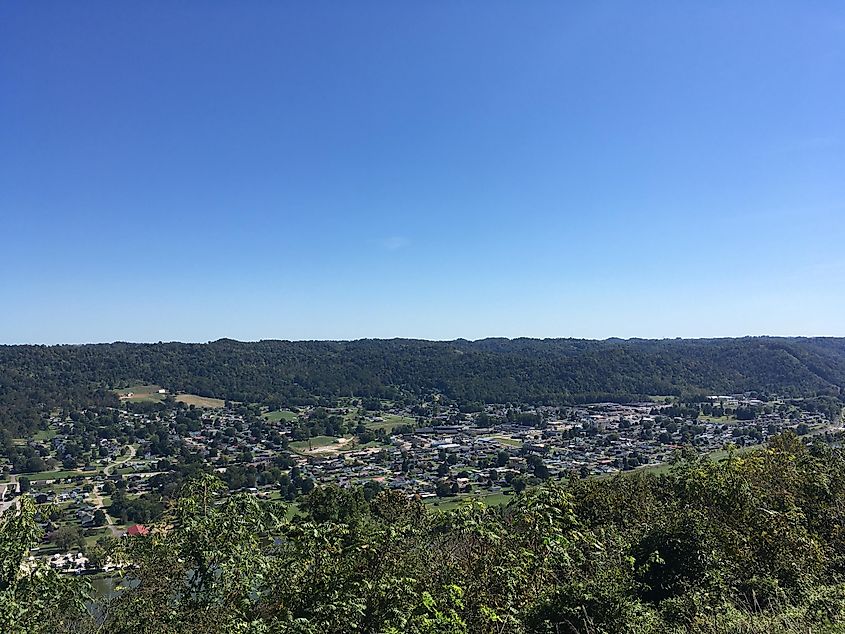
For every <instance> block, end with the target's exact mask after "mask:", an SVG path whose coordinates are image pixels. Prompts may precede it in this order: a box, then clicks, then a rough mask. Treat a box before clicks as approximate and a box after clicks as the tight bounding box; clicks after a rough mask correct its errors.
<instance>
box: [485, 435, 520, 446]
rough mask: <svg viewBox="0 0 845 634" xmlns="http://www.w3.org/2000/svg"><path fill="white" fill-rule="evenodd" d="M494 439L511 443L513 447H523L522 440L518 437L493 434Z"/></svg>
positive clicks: (505, 443)
mask: <svg viewBox="0 0 845 634" xmlns="http://www.w3.org/2000/svg"><path fill="white" fill-rule="evenodd" d="M491 438H492V439H493V440H498V441H499V442H500V443H502V444H503V445H510V446H511V447H522V441H521V440H517V439H516V438H508V437H506V436H491Z"/></svg>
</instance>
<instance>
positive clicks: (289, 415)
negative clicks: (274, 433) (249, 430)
mask: <svg viewBox="0 0 845 634" xmlns="http://www.w3.org/2000/svg"><path fill="white" fill-rule="evenodd" d="M298 416H299V415H298V414H297V413H296V412H291V411H289V410H286V409H282V410H277V411H275V412H267V413H266V414H264V419H265V420H268V421H270V422H271V423H278V422H279V421H282V420H283V421H287V422H290V421H292V420H296V418H297V417H298Z"/></svg>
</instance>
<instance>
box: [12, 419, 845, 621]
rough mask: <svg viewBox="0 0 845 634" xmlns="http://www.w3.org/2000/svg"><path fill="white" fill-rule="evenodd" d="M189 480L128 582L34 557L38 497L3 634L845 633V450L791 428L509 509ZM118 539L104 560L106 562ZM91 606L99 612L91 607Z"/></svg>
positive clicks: (551, 490) (128, 559) (140, 551)
mask: <svg viewBox="0 0 845 634" xmlns="http://www.w3.org/2000/svg"><path fill="white" fill-rule="evenodd" d="M224 488H225V487H224V485H223V484H222V483H221V482H219V481H216V480H215V479H214V478H213V477H212V476H210V475H208V474H203V475H199V476H198V477H197V478H194V479H192V480H191V481H190V482H189V484H187V485H186V486H185V487H184V488H183V490H182V492H181V495H179V496H178V497H177V498H175V500H174V501H172V502H170V503H169V506H168V510H167V511H166V513H165V515H164V516H163V517H162V518H161V520H160V521H159V522H158V523H156V524H155V525H154V526H153V527H152V533H151V535H150V536H148V537H136V538H125V539H121V540H117V541H115V542H114V543H113V544H112V545H111V546H110V547H107V548H106V550H107V551H108V557H110V558H111V559H112V560H113V561H115V562H118V563H121V564H123V565H124V566H125V568H124V570H125V576H124V579H123V583H122V586H123V590H122V591H120V592H118V593H116V594H115V595H114V596H109V597H101V598H99V599H97V600H96V601H95V602H94V605H93V606H92V605H90V604H89V605H88V606H87V607H88V608H89V609H90V612H89V609H86V605H85V603H84V602H83V601H82V600H81V597H83V596H85V595H84V592H85V588H84V583H82V582H79V581H77V580H75V579H72V578H67V577H65V578H61V577H59V576H58V575H56V574H55V573H52V572H50V571H48V570H45V569H44V568H42V567H36V568H34V569H33V568H32V567H30V566H21V563H22V562H23V561H24V560H25V559H26V556H27V552H28V547H29V546H30V545H31V544H33V543H35V542H36V541H37V540H38V538H39V532H38V530H37V526H36V525H35V522H34V515H35V507H34V506H33V505H32V504H31V502H30V501H28V500H26V501H24V503H23V507H22V511H21V512H20V513H16V514H9V515H7V516H5V517H4V519H3V523H2V524H0V622H2V623H4V632H11V633H17V632H32V633H35V632H79V633H82V632H93V631H98V632H104V633H114V634H123V633H127V634H128V633H130V632H131V633H132V634H135V633H137V632H161V633H170V632H172V633H176V632H188V631H197V632H207V633H217V632H219V633H221V634H222V633H224V632H225V633H228V632H249V633H255V634H258V633H263V632H274V633H279V634H293V633H296V634H311V633H313V634H317V633H320V634H347V633H350V632H357V633H361V634H365V633H372V634H376V633H385V634H399V633H400V632H401V633H407V634H433V633H442V634H462V633H463V634H469V633H473V634H494V633H496V634H498V633H501V632H508V633H513V634H558V633H570V634H576V633H589V634H594V633H608V634H609V633H622V632H625V633H631V634H633V633H637V634H658V633H664V632H666V633H677V634H680V633H681V632H684V633H692V634H694V633H701V634H717V633H728V632H737V633H739V632H742V633H750V632H760V633H763V632H767V633H768V632H771V633H775V634H777V633H786V632H790V633H794V634H798V633H799V632H802V633H804V632H808V631H812V632H816V633H819V632H822V633H824V632H831V633H832V632H840V631H842V627H843V624H845V578H843V574H845V530H843V526H845V456H843V452H842V451H841V450H839V449H831V448H830V447H829V446H827V445H824V444H822V443H818V444H814V445H812V446H809V447H808V446H806V445H805V444H803V443H802V442H801V441H800V440H799V439H798V438H797V437H796V436H795V435H794V434H788V435H785V436H782V437H777V438H775V439H774V440H773V441H772V442H771V443H770V445H769V446H768V447H767V448H765V449H761V450H757V451H755V452H751V453H748V454H744V455H742V456H739V455H731V456H729V457H728V458H727V459H726V460H723V461H722V462H720V463H714V462H711V461H709V460H707V459H706V458H699V457H696V456H694V455H683V456H680V457H679V460H678V461H677V462H676V464H675V465H674V466H673V467H672V469H671V471H670V472H669V473H666V474H660V475H658V474H653V473H636V474H630V475H620V476H617V477H614V478H610V479H605V480H599V479H587V480H581V479H579V478H577V477H573V478H572V479H571V480H569V481H564V482H561V483H547V484H544V485H542V486H540V487H538V488H534V489H527V490H526V491H525V492H523V493H521V494H519V495H516V496H515V497H514V500H513V501H512V502H511V503H510V504H508V505H507V506H504V507H489V508H485V507H484V506H482V505H480V504H478V503H470V502H468V503H466V504H465V505H464V506H462V507H460V508H458V509H457V510H455V511H449V512H436V511H428V510H426V507H425V506H424V505H423V504H422V503H420V502H418V501H415V500H409V499H407V498H405V497H404V496H402V495H401V494H398V493H392V492H387V491H381V492H378V490H372V491H364V490H362V489H340V488H336V487H325V488H317V489H314V490H313V491H312V492H311V493H310V494H308V495H307V496H306V497H305V498H304V501H303V502H302V503H301V509H300V511H299V513H298V514H297V515H295V516H294V517H293V518H290V519H286V513H285V505H284V504H280V503H269V502H260V501H259V500H257V499H256V498H255V497H252V496H249V495H242V494H237V495H230V494H227V493H225V491H224ZM105 556H106V555H105V554H103V555H102V556H101V559H104V558H105ZM91 612H92V613H93V614H94V615H96V616H94V617H92V616H91V615H90V613H91Z"/></svg>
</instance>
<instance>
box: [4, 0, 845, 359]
mask: <svg viewBox="0 0 845 634" xmlns="http://www.w3.org/2000/svg"><path fill="white" fill-rule="evenodd" d="M0 147H2V148H3V150H4V151H3V152H0V228H2V237H3V239H2V248H0V271H2V273H0V297H2V298H3V301H2V303H0V342H2V343H83V342H105V341H116V340H119V341H173V340H177V341H209V340H215V339H218V338H223V337H227V338H233V339H239V340H257V339H357V338H362V337H374V338H392V337H411V338H426V339H455V338H466V339H478V338H483V337H488V336H504V337H521V336H527V337H579V338H595V339H604V338H608V337H622V338H627V337H642V338H664V337H667V338H671V337H716V336H744V335H784V336H792V335H803V336H821V335H825V336H845V290H843V289H844V288H845V284H843V279H845V252H844V251H843V248H842V247H843V244H845V178H843V175H845V8H843V7H842V6H840V5H837V4H835V3H823V2H822V3H790V2H746V3H741V4H737V3H729V2H712V3H707V5H706V6H704V5H698V6H693V5H685V6H682V5H678V4H674V3H667V2H641V3H636V4H632V3H622V2H598V3H590V4H589V5H585V6H569V5H564V4H561V3H553V2H539V3H532V4H531V5H525V4H516V3H506V2H485V3H481V2H466V3H450V4H426V5H421V4H418V5H410V4H398V3H387V2H361V3H354V4H351V3H349V4H346V3H334V2H309V3H306V4H299V5H297V4H293V3H291V4H284V5H283V4H281V3H252V4H250V5H248V6H246V5H242V4H236V3H225V4H224V3H219V4H218V3H214V4H212V3H200V2H184V3H179V4H178V5H173V4H170V3H164V2H148V3H143V4H142V5H141V4H138V5H132V6H129V5H125V6H116V5H114V4H111V3H105V2H91V3H86V4H85V5H80V4H70V3H59V2H46V3H37V4H36V3H4V4H3V5H2V6H0Z"/></svg>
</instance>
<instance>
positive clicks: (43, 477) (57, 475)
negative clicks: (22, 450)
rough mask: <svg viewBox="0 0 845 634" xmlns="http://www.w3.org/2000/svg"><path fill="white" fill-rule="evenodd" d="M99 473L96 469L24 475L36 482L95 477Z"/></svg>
mask: <svg viewBox="0 0 845 634" xmlns="http://www.w3.org/2000/svg"><path fill="white" fill-rule="evenodd" d="M97 473H99V471H97V470H96V469H95V470H93V471H41V472H39V473H26V474H23V475H25V476H26V477H27V478H29V479H30V480H31V481H35V480H59V479H61V478H74V477H76V476H95V475H97Z"/></svg>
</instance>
